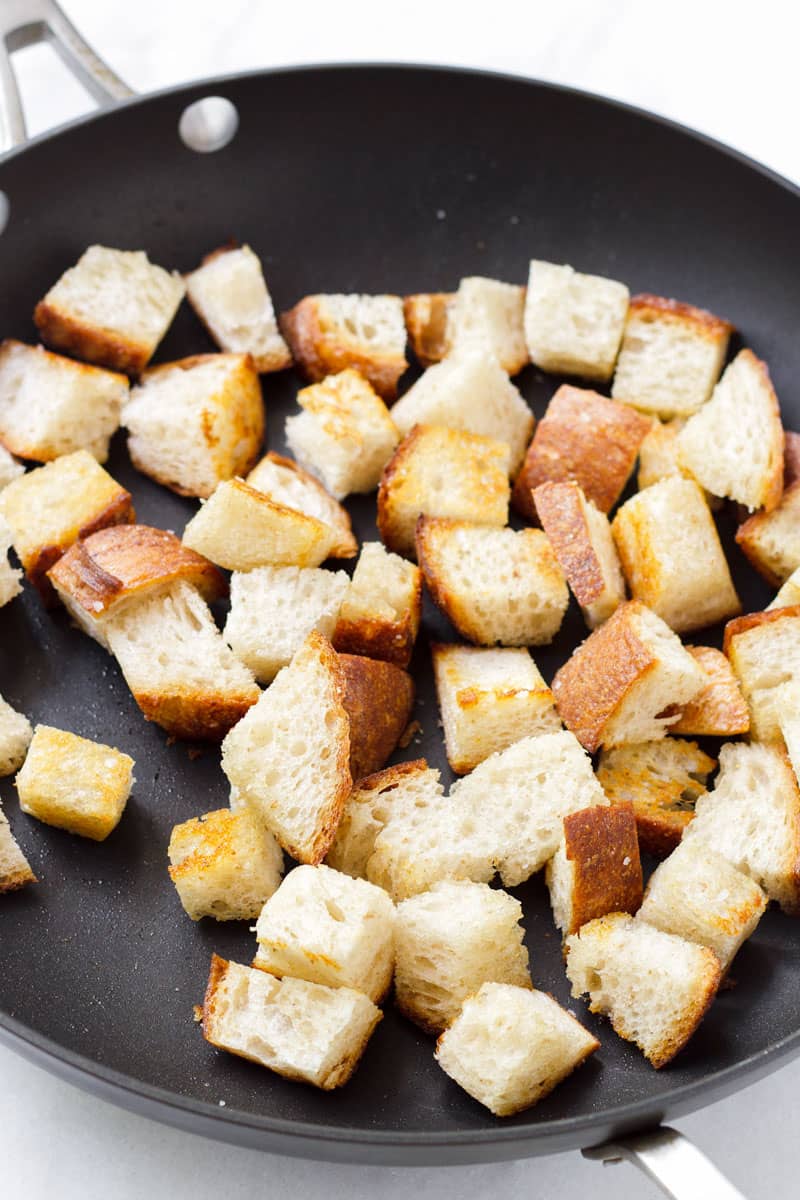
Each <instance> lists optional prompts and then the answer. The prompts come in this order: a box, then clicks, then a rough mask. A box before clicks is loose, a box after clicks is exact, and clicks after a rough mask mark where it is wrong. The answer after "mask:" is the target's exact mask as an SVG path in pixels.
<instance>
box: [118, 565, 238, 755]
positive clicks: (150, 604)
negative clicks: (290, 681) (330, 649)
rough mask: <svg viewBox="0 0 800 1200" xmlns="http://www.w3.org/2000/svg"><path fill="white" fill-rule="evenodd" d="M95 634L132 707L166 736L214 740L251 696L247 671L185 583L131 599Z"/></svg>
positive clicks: (222, 732) (196, 596)
mask: <svg viewBox="0 0 800 1200" xmlns="http://www.w3.org/2000/svg"><path fill="white" fill-rule="evenodd" d="M103 632H104V635H105V637H106V639H107V641H108V645H109V648H110V650H111V653H112V654H113V655H114V657H115V658H116V660H117V662H118V663H119V665H120V668H121V670H122V674H123V675H124V676H125V682H126V683H127V685H128V687H129V688H130V689H131V692H132V693H133V698H134V700H135V701H136V703H137V704H138V705H139V708H140V709H141V710H142V712H143V713H144V715H145V717H146V718H147V720H148V721H155V722H156V724H157V725H160V726H161V728H162V729H166V731H167V733H169V734H171V735H172V736H173V737H180V738H191V739H197V740H200V741H219V740H220V739H221V738H223V737H224V736H225V734H226V733H227V732H228V730H229V729H230V728H231V726H233V725H235V724H236V722H237V721H238V720H239V719H240V718H241V717H243V716H244V714H245V713H246V712H247V710H248V709H249V708H250V707H251V706H252V705H254V704H255V703H256V701H257V700H258V697H259V694H260V693H259V690H258V686H257V685H256V683H255V680H254V679H253V676H252V674H251V673H250V671H249V670H248V669H247V667H245V666H244V665H243V663H241V662H240V661H239V660H238V658H236V656H235V654H234V653H233V651H232V650H230V649H229V648H228V646H226V645H225V642H224V641H223V639H222V635H221V634H220V632H219V630H218V629H217V626H216V624H215V622H214V618H213V616H212V614H211V611H210V609H209V607H208V605H207V604H206V602H205V600H204V599H203V597H202V596H201V595H200V593H199V592H198V591H197V589H196V588H195V587H193V586H192V585H191V584H190V583H187V582H186V581H185V580H179V581H178V582H177V583H176V584H174V585H173V586H172V587H171V588H170V589H169V590H168V591H165V592H157V593H156V594H155V595H145V596H143V597H142V598H141V599H138V600H136V601H134V602H132V603H131V604H129V605H128V606H127V607H126V608H125V609H124V611H123V612H122V613H120V614H119V615H118V616H111V617H109V618H108V619H107V621H106V622H105V624H104V627H103Z"/></svg>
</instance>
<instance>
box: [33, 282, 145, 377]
mask: <svg viewBox="0 0 800 1200" xmlns="http://www.w3.org/2000/svg"><path fill="white" fill-rule="evenodd" d="M33 321H34V324H35V325H36V328H37V329H38V330H39V335H40V337H41V339H42V341H43V342H45V343H46V345H48V346H52V347H54V348H55V349H56V350H59V351H62V352H64V353H66V354H68V355H72V356H74V357H75V358H78V359H81V360H83V361H86V362H89V363H93V364H95V365H97V366H103V367H106V368H107V369H108V370H110V371H119V372H121V373H123V374H125V375H140V374H141V373H142V371H143V370H144V369H145V367H146V366H147V364H148V362H149V361H150V356H151V354H152V350H151V347H150V344H149V343H148V342H141V341H137V340H136V339H135V338H133V337H126V336H125V335H124V334H122V333H114V332H113V331H112V330H110V329H101V328H99V327H98V326H95V325H92V324H90V323H89V322H87V321H85V320H83V319H81V318H80V317H76V316H73V315H72V314H71V313H70V312H69V311H68V310H67V309H65V308H62V307H61V306H60V305H58V304H51V303H50V302H49V301H48V300H46V299H44V300H40V301H39V303H38V304H37V305H36V308H35V309H34V311H33Z"/></svg>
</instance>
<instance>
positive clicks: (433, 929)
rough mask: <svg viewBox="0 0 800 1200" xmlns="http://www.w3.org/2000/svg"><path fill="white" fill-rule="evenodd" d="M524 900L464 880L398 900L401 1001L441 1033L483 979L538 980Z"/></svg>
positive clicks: (397, 987)
mask: <svg viewBox="0 0 800 1200" xmlns="http://www.w3.org/2000/svg"><path fill="white" fill-rule="evenodd" d="M521 921H522V905H521V904H520V902H519V900H515V899H514V898H513V897H512V896H509V895H508V893H507V892H503V891H499V890H495V889H494V888H490V887H488V885H487V884H485V883H471V882H470V881H469V880H466V879H462V880H459V881H457V882H454V881H452V880H450V881H446V882H443V883H437V884H434V886H433V887H432V888H431V890H430V891H429V892H422V893H421V894H420V895H419V896H412V897H411V898H410V899H409V900H404V901H403V902H402V904H399V905H398V906H397V923H396V927H395V938H396V947H395V950H396V958H397V963H396V968H395V971H396V973H395V1003H396V1004H397V1007H398V1008H399V1009H400V1011H401V1012H402V1013H404V1014H405V1016H407V1017H410V1018H411V1020H412V1021H414V1022H416V1024H417V1025H419V1026H421V1028H422V1029H424V1030H425V1031H426V1032H427V1033H440V1032H441V1031H442V1030H443V1029H445V1028H446V1027H447V1026H448V1025H449V1024H450V1022H451V1021H452V1020H453V1019H454V1018H455V1017H456V1016H458V1013H459V1010H460V1009H461V1005H462V1004H463V1003H464V1001H465V1000H466V999H467V997H468V996H471V995H473V993H474V992H477V990H478V988H479V987H480V986H481V985H482V984H484V983H489V982H492V983H511V984H515V985H516V986H517V987H522V988H529V987H531V977H530V973H529V970H528V951H527V949H526V948H525V946H524V945H523V942H522V938H523V935H524V932H525V931H524V929H523V928H522V925H521V924H520V922H521Z"/></svg>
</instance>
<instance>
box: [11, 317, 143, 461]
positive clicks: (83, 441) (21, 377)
mask: <svg viewBox="0 0 800 1200" xmlns="http://www.w3.org/2000/svg"><path fill="white" fill-rule="evenodd" d="M127 395H128V380H127V378H126V376H125V375H117V374H115V373H114V372H112V371H103V370H101V369H100V368H99V367H89V366H87V365H86V364H85V363H77V362H74V361H73V360H72V359H71V358H63V357H62V356H61V355H60V354H51V353H50V351H49V350H44V349H42V347H41V346H26V345H25V344H24V342H17V341H15V340H14V339H13V338H7V339H6V340H5V341H4V342H2V343H1V344H0V439H2V442H3V445H4V446H6V447H7V448H8V449H9V450H11V451H12V452H13V453H14V454H18V455H19V456H20V458H33V459H35V460H36V461H37V462H50V461H51V460H52V459H54V458H58V457H59V456H60V455H62V454H72V453H73V451H75V450H88V451H89V453H90V454H92V455H94V457H95V458H96V459H97V460H98V462H105V461H106V459H107V458H108V443H109V441H110V440H111V436H112V434H113V433H114V432H115V431H116V430H117V428H118V427H119V418H120V409H121V407H122V405H123V403H124V402H125V400H126V398H127Z"/></svg>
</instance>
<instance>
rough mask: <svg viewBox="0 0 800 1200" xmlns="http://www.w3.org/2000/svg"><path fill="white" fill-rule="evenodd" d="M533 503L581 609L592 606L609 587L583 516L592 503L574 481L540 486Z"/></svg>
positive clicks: (550, 482)
mask: <svg viewBox="0 0 800 1200" xmlns="http://www.w3.org/2000/svg"><path fill="white" fill-rule="evenodd" d="M533 502H534V507H535V509H536V513H537V515H538V517H539V520H540V522H541V525H542V529H543V530H544V531H545V533H546V534H547V536H548V538H549V539H550V543H551V545H552V547H553V550H554V551H555V555H556V558H557V559H558V562H559V566H560V567H561V569H562V571H563V572H564V576H565V578H566V580H567V583H568V584H569V586H570V588H571V589H572V593H573V595H574V596H575V599H576V600H577V601H578V604H579V605H581V607H582V608H584V607H586V606H588V605H591V604H594V603H595V601H597V600H598V599H599V598H600V597H601V596H602V595H603V592H605V591H606V589H607V587H608V584H607V581H606V579H605V576H604V575H603V567H602V563H601V560H600V556H599V555H598V553H597V551H596V550H595V547H594V544H593V542H592V533H591V529H590V527H589V522H588V520H587V518H586V516H585V508H584V505H588V504H591V503H592V502H591V501H590V500H586V498H585V496H584V495H583V491H582V489H581V486H580V484H579V483H575V482H574V481H573V480H564V481H563V482H558V483H556V482H554V481H552V480H551V481H549V482H548V483H541V484H539V486H538V487H537V488H536V490H535V491H534V493H533ZM598 512H599V509H598ZM601 515H603V516H604V515H605V514H601ZM620 570H621V568H620ZM622 599H624V594H623V597H622Z"/></svg>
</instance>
